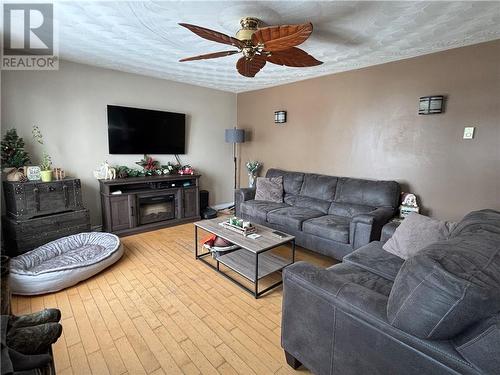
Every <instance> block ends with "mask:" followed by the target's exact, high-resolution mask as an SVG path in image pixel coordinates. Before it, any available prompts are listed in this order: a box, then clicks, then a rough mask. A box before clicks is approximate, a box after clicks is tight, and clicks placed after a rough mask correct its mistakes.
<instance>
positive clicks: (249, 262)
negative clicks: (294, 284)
mask: <svg viewBox="0 0 500 375" xmlns="http://www.w3.org/2000/svg"><path fill="white" fill-rule="evenodd" d="M255 259H256V257H255V254H252V253H251V252H249V251H247V250H243V249H242V250H236V251H233V252H232V253H230V254H227V255H222V256H220V257H218V258H217V259H216V260H218V261H219V262H220V263H222V264H224V265H225V266H227V267H229V268H231V269H232V270H233V271H235V272H236V273H239V274H240V275H241V276H243V277H244V278H246V279H248V280H250V281H251V282H253V283H254V282H255V281H256V280H258V279H262V278H263V277H266V276H268V275H270V274H272V273H274V272H277V271H281V270H282V269H283V268H285V267H286V266H288V265H290V261H289V260H287V259H284V258H282V257H280V256H277V255H274V254H261V255H259V274H258V275H256V274H255Z"/></svg>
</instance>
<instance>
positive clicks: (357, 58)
mask: <svg viewBox="0 0 500 375" xmlns="http://www.w3.org/2000/svg"><path fill="white" fill-rule="evenodd" d="M55 12H56V18H57V20H58V22H59V28H60V33H59V43H60V47H59V48H60V55H61V57H62V59H67V60H71V61H76V62H81V63H84V64H90V65H96V66H100V67H106V68H111V69H116V70H121V71H126V72H133V73H139V74H144V75H148V76H153V77H159V78H165V79H170V80H174V81H180V82H186V83H191V84H194V85H200V86H206V87H211V88H217V89H221V90H226V91H232V92H243V91H248V90H255V89H259V88H263V87H269V86H275V85H280V84H284V83H289V82H294V81H298V80H302V79H306V78H311V77H316V76H321V75H325V74H330V73H335V72H340V71H346V70H351V69H357V68H361V67H365V66H370V65H376V64H380V63H384V62H388V61H394V60H400V59H404V58H408V57H413V56H418V55H423V54H427V53H432V52H437V51H441V50H445V49H450V48H455V47H460V46H464V45H469V44H474V43H480V42H484V41H488V40H493V39H499V38H500V2H407V1H401V2H375V1H373V2H337V1H335V2H319V1H301V2H297V1H295V2H294V1H272V2H256V1H225V2H219V1H217V2H214V1H207V2H193V1H182V2H171V1H148V2H140V1H134V2H132V1H97V2H96V1H71V2H69V1H58V2H56V6H55ZM244 16H253V17H257V18H259V19H260V20H262V21H263V22H265V23H266V24H267V25H277V24H293V23H303V22H307V21H311V22H312V23H313V25H314V32H313V34H312V36H311V37H310V38H309V40H307V41H306V42H305V43H304V44H302V45H301V48H303V49H304V50H306V51H307V52H309V53H310V54H312V55H313V56H314V57H316V58H317V59H319V60H321V61H323V62H324V64H323V65H320V66H317V67H311V68H288V67H282V66H278V65H273V64H270V63H268V64H267V65H266V66H265V67H264V69H263V70H262V71H261V72H260V73H259V74H258V75H257V76H256V77H255V78H246V77H243V76H241V75H239V74H238V73H237V72H236V69H235V64H236V61H237V59H238V58H239V55H234V56H228V57H223V58H219V59H213V60H205V61H192V62H184V63H180V62H178V60H179V59H180V58H183V57H189V56H193V55H198V54H203V53H209V52H217V51H225V50H231V49H232V48H231V47H230V46H226V45H224V44H218V43H214V42H210V41H207V40H204V39H201V38H199V37H198V36H196V35H195V34H193V33H191V32H190V31H189V30H187V29H185V28H183V27H180V26H178V25H177V23H178V22H186V23H192V24H195V25H200V26H204V27H208V28H211V29H214V30H218V31H221V32H223V33H226V34H228V35H234V34H235V33H236V31H237V30H238V29H239V19H240V18H241V17H244Z"/></svg>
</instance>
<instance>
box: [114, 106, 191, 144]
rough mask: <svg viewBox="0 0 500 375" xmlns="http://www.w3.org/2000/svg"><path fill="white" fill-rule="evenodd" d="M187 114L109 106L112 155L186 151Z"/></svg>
mask: <svg viewBox="0 0 500 375" xmlns="http://www.w3.org/2000/svg"><path fill="white" fill-rule="evenodd" d="M185 135H186V115H185V114H183V113H173V112H163V111H154V110H151V109H141V108H130V107H120V106H116V105H108V143H109V153H110V154H184V153H185V142H186V139H185Z"/></svg>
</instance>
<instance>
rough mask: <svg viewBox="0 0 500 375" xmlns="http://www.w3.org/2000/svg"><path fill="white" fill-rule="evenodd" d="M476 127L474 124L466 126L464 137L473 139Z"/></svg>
mask: <svg viewBox="0 0 500 375" xmlns="http://www.w3.org/2000/svg"><path fill="white" fill-rule="evenodd" d="M475 129H476V128H475V127H474V126H469V127H465V128H464V139H473V138H474V130H475Z"/></svg>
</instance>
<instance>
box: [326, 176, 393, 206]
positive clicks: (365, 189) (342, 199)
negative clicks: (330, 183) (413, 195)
mask: <svg viewBox="0 0 500 375" xmlns="http://www.w3.org/2000/svg"><path fill="white" fill-rule="evenodd" d="M399 194H400V187H399V184H398V183H397V182H396V181H371V180H360V179H356V178H346V177H342V178H340V179H339V182H338V184H337V189H336V192H335V199H334V201H335V202H337V203H356V204H361V205H367V206H373V207H382V206H388V207H397V206H398V202H399Z"/></svg>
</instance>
